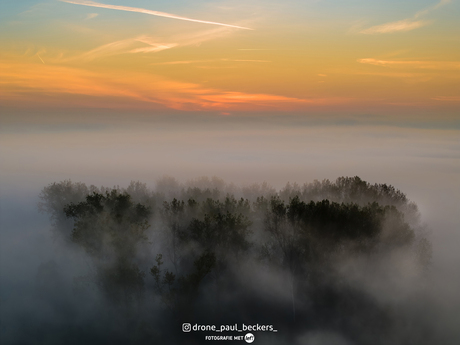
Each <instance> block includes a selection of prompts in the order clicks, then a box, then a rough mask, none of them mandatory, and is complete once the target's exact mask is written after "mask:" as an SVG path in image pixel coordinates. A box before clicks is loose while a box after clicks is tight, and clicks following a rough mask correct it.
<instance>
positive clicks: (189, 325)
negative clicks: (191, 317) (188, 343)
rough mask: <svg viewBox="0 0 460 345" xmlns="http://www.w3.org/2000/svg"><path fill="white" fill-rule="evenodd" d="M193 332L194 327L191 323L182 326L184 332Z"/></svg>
mask: <svg viewBox="0 0 460 345" xmlns="http://www.w3.org/2000/svg"><path fill="white" fill-rule="evenodd" d="M191 330H192V325H191V324H189V323H183V324H182V332H190V331H191Z"/></svg>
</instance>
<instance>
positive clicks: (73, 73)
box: [0, 62, 340, 111]
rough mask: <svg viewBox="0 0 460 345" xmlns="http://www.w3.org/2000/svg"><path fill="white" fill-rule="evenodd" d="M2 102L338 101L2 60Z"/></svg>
mask: <svg viewBox="0 0 460 345" xmlns="http://www.w3.org/2000/svg"><path fill="white" fill-rule="evenodd" d="M0 80H1V82H0V84H1V86H2V94H1V96H0V99H2V100H3V102H6V101H11V102H14V104H16V105H18V104H24V105H26V106H35V105H36V104H46V105H47V106H50V105H56V104H58V105H65V106H72V105H73V103H72V102H74V103H75V102H76V103H77V104H78V105H79V106H88V107H109V108H111V107H119V106H120V104H122V105H123V106H125V107H129V108H144V109H145V108H152V107H153V108H169V109H176V110H184V111H206V110H212V111H230V110H231V111H249V110H263V109H270V110H295V109H297V110H298V109H304V108H305V107H307V106H308V105H314V104H328V103H334V102H335V103H337V102H340V100H332V99H331V100H329V99H301V98H295V97H287V96H283V95H274V94H265V93H250V92H240V91H227V90H220V89H216V88H210V87H204V86H203V85H200V84H196V83H188V82H182V81H176V80H171V79H167V78H164V77H161V76H157V75H154V74H149V73H138V72H131V73H124V74H116V73H96V72H93V71H86V70H83V69H78V68H70V67H62V66H56V65H43V64H34V63H17V62H3V63H2V62H0Z"/></svg>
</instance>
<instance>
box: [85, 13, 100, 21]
mask: <svg viewBox="0 0 460 345" xmlns="http://www.w3.org/2000/svg"><path fill="white" fill-rule="evenodd" d="M98 15H99V14H98V13H88V14H87V15H86V20H90V19H93V18H96V17H97V16H98Z"/></svg>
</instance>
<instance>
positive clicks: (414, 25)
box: [360, 19, 431, 35]
mask: <svg viewBox="0 0 460 345" xmlns="http://www.w3.org/2000/svg"><path fill="white" fill-rule="evenodd" d="M430 23H431V22H430V21H428V20H416V21H414V20H412V19H404V20H400V21H398V22H392V23H386V24H382V25H376V26H373V27H370V28H368V29H365V30H362V31H360V33H362V34H370V35H372V34H387V33H392V32H398V31H411V30H414V29H418V28H421V27H423V26H426V25H428V24H430Z"/></svg>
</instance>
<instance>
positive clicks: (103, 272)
mask: <svg viewBox="0 0 460 345" xmlns="http://www.w3.org/2000/svg"><path fill="white" fill-rule="evenodd" d="M64 213H65V215H66V216H67V217H68V218H71V219H73V220H74V227H73V230H72V241H73V242H74V243H76V244H78V245H79V246H81V247H82V248H84V249H85V250H86V252H87V253H88V254H90V256H91V257H92V258H93V262H94V263H95V265H96V268H97V272H98V284H99V285H100V286H101V287H102V288H103V290H104V291H105V292H106V294H107V296H109V297H110V298H111V299H112V300H120V299H124V300H125V301H126V302H128V300H129V299H130V298H131V297H132V295H133V294H136V295H139V293H141V291H142V288H143V284H144V273H143V272H141V271H140V269H139V268H138V266H137V264H136V263H135V259H136V246H137V245H138V244H140V243H142V242H145V241H146V240H147V237H146V235H145V231H146V230H147V229H148V228H149V226H150V225H149V223H148V219H149V217H150V216H151V210H150V209H149V208H148V207H146V206H144V205H142V204H140V203H137V204H135V203H133V202H132V200H131V196H130V195H129V194H127V193H120V192H119V191H118V190H116V189H113V190H111V191H110V192H108V191H107V192H106V194H105V195H103V194H100V193H97V192H93V193H92V194H89V195H87V196H86V198H85V201H82V202H79V203H70V204H68V205H67V206H65V207H64Z"/></svg>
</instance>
